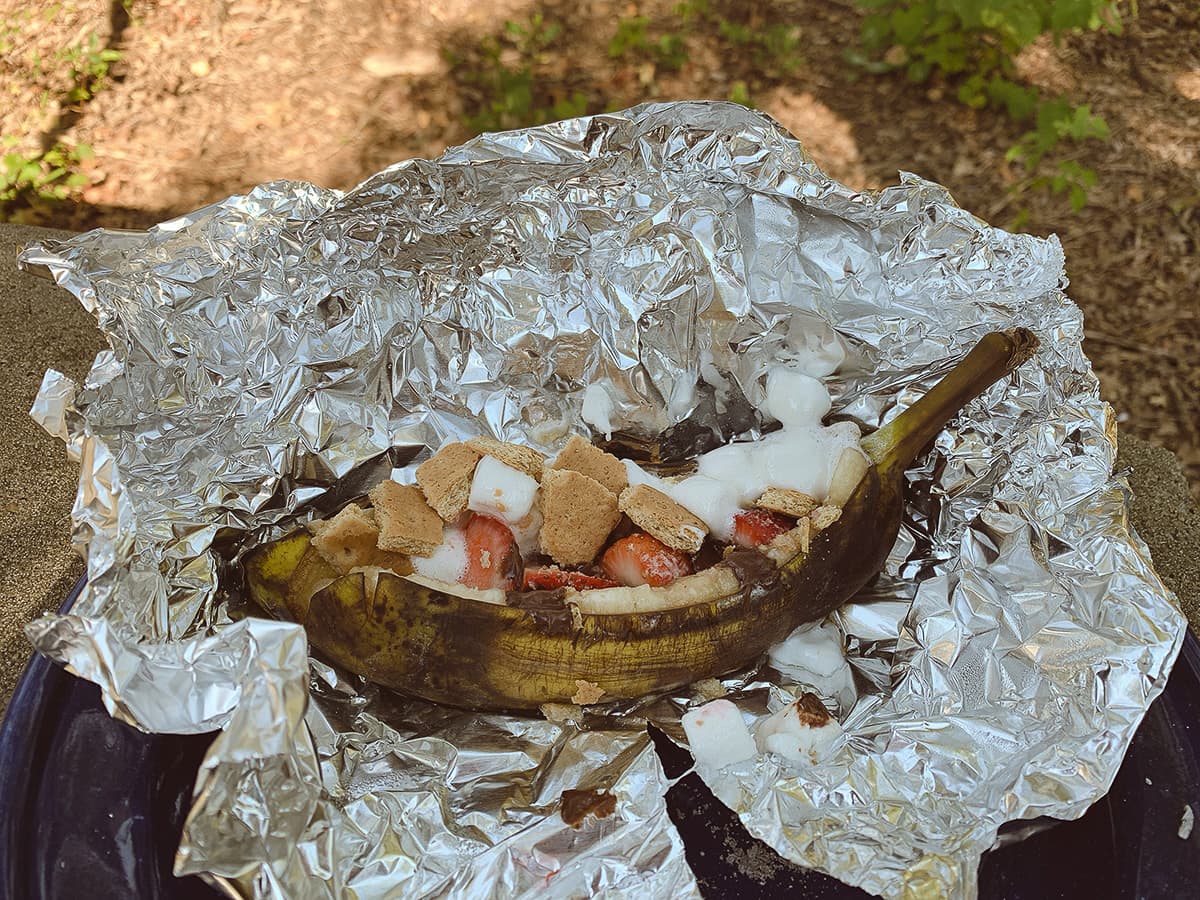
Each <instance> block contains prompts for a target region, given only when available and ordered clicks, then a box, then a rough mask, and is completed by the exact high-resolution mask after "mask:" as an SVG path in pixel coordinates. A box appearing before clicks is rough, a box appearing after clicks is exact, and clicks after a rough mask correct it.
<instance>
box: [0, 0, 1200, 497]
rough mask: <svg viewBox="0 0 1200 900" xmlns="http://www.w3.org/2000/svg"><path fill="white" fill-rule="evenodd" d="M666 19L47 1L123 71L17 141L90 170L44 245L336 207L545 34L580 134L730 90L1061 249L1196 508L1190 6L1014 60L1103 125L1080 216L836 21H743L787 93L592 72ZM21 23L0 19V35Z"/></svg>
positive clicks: (601, 2) (551, 88)
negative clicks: (587, 127) (759, 36)
mask: <svg viewBox="0 0 1200 900" xmlns="http://www.w3.org/2000/svg"><path fill="white" fill-rule="evenodd" d="M675 2H676V0H645V2H639V3H622V2H611V0H580V2H554V0H543V2H535V3H531V2H526V0H496V2H493V3H478V2H468V0H424V2H416V0H395V2H384V0H365V2H353V0H312V2H297V0H214V2H209V3H195V2H189V0H153V2H151V0H134V2H132V3H131V4H130V5H129V12H128V14H126V13H125V11H124V8H123V7H122V5H121V4H119V3H113V4H111V5H110V4H109V3H103V2H86V0H76V2H67V3H61V4H57V5H56V6H55V8H54V10H53V14H52V15H48V16H46V17H45V21H44V23H43V24H42V25H40V26H39V28H38V30H37V34H36V37H34V38H31V39H29V40H33V41H35V42H37V43H38V44H39V45H42V46H44V47H45V48H52V47H54V46H64V45H65V44H66V43H68V42H70V41H72V40H73V39H75V38H76V37H77V35H78V34H83V33H86V31H87V29H88V28H92V29H94V30H95V31H96V32H97V33H98V34H99V35H100V36H101V38H102V40H104V41H107V42H108V43H109V44H110V45H111V46H113V47H115V48H116V49H119V50H120V51H121V53H122V58H121V59H120V61H119V62H117V63H116V64H115V65H114V67H113V73H112V74H113V80H112V82H111V83H109V84H108V85H107V86H105V87H104V88H103V89H102V90H99V91H98V92H97V93H96V96H95V97H94V98H93V99H91V100H90V101H88V102H86V103H82V104H75V105H74V106H72V105H71V104H65V105H55V104H53V103H52V104H51V105H50V107H49V108H48V109H47V110H46V111H45V112H44V114H43V115H42V119H41V121H39V122H38V123H36V126H37V127H36V128H35V129H33V130H34V131H35V132H36V131H38V130H40V133H41V135H42V136H43V137H45V135H47V134H53V135H55V136H61V137H62V138H63V139H64V140H67V141H70V142H86V143H88V144H90V145H91V146H92V147H93V149H94V151H95V158H94V159H93V160H91V161H89V162H88V163H87V164H86V169H85V171H86V172H87V173H88V175H89V176H90V178H91V184H90V185H89V186H88V187H87V188H86V189H85V190H84V192H83V204H82V205H78V206H71V207H66V208H61V209H58V210H56V211H55V212H54V213H53V215H52V219H51V220H50V221H46V220H45V219H42V220H41V222H40V224H53V225H59V226H65V227H74V228H84V227H92V226H96V225H105V226H112V227H146V226H148V225H150V224H153V223H155V222H157V221H160V220H162V219H165V218H168V217H170V216H172V215H175V214H177V213H181V212H185V211H188V210H190V209H194V208H196V207H199V206H202V205H204V204H207V203H209V202H212V201H214V200H218V199H221V198H224V197H226V196H228V195H230V194H234V193H238V192H241V191H244V190H246V189H247V188H249V187H251V186H253V185H255V184H258V183H260V182H263V181H269V180H274V179H281V178H284V179H303V180H308V181H312V182H315V183H318V184H321V185H326V186H331V187H337V188H347V187H350V186H352V185H354V184H355V183H357V182H358V181H360V180H362V179H363V178H364V177H366V176H367V175H369V174H371V173H372V172H375V171H377V170H378V169H380V168H382V167H384V166H386V165H388V164H389V163H392V162H395V161H397V160H400V159H404V158H407V157H411V156H436V155H437V154H439V153H440V152H441V151H442V150H443V149H444V148H445V147H446V146H448V145H452V144H455V143H459V142H461V141H463V140H465V139H466V138H468V137H470V136H471V134H472V133H473V132H472V129H471V127H470V126H469V125H468V124H466V123H467V121H468V120H470V119H472V117H476V116H477V115H478V113H479V111H480V109H481V105H482V104H483V102H484V101H485V100H486V99H487V83H486V80H482V81H481V79H480V77H479V72H480V71H481V68H486V67H487V66H488V65H491V66H492V67H493V68H495V67H496V66H497V65H501V66H511V65H512V64H513V59H512V58H513V54H514V52H515V51H514V50H513V48H512V46H510V45H511V41H510V42H509V44H510V45H506V46H500V44H496V43H495V42H496V41H497V40H500V41H501V43H503V40H502V38H503V35H504V34H505V25H504V23H505V21H506V20H513V21H517V22H529V21H530V20H531V19H532V18H533V17H534V16H537V15H541V16H542V21H543V22H554V23H556V24H560V25H561V26H562V31H561V33H559V34H557V35H555V36H554V37H553V39H552V40H550V41H548V42H547V45H546V46H544V47H538V48H536V51H535V52H534V55H533V59H534V64H533V69H534V71H535V74H536V75H537V85H536V93H537V95H538V97H540V98H543V100H544V101H545V103H547V104H549V103H552V102H553V101H556V100H557V101H564V100H569V99H571V98H573V97H576V96H578V97H580V98H583V99H584V100H585V102H586V109H587V111H588V112H599V111H602V110H603V109H605V108H608V109H615V108H621V107H623V106H627V105H630V104H633V103H636V102H639V101H641V100H645V99H664V100H665V99H679V98H718V99H725V98H728V97H729V96H730V94H731V91H734V90H735V85H736V83H738V82H741V83H742V84H744V85H745V87H746V89H747V90H748V92H749V96H750V98H751V100H752V101H753V103H754V105H756V106H758V107H759V108H761V109H763V110H765V111H766V112H768V113H770V114H771V115H772V116H774V117H775V118H776V119H778V120H779V121H780V122H781V123H783V124H784V125H785V126H786V127H787V128H789V129H790V130H791V131H792V132H793V133H794V134H796V135H797V136H798V137H800V138H801V140H802V141H804V143H805V144H806V146H807V147H808V149H809V151H810V152H811V153H812V155H813V156H814V158H815V159H816V160H817V161H818V162H819V163H820V164H821V165H822V166H823V167H824V168H825V169H826V170H827V171H828V172H829V173H830V174H832V175H833V176H834V177H836V178H838V179H840V180H842V181H844V182H846V183H847V184H849V185H851V186H854V187H857V188H875V187H880V186H883V185H886V184H890V183H894V182H895V181H896V178H897V172H898V171H900V170H906V171H911V172H915V173H917V174H919V175H922V176H924V177H926V178H929V179H932V180H934V181H938V182H941V183H942V184H944V185H946V186H947V187H948V188H949V189H950V190H951V191H952V192H953V194H954V196H955V197H956V199H957V200H958V201H959V202H960V203H961V204H962V205H963V206H965V207H966V208H968V209H970V210H971V211H972V212H974V213H975V214H976V215H978V216H980V217H981V218H983V219H985V220H987V221H989V222H991V223H993V224H997V225H1005V224H1007V223H1009V222H1012V221H1014V220H1015V219H1017V217H1018V215H1020V216H1022V218H1023V219H1024V222H1023V225H1022V227H1023V228H1024V229H1025V230H1027V231H1030V232H1032V233H1035V234H1043V235H1045V234H1050V233H1055V234H1057V235H1058V236H1059V237H1060V238H1061V240H1062V242H1063V245H1064V246H1065V248H1066V253H1067V269H1068V274H1069V276H1070V279H1071V288H1070V291H1069V292H1070V295H1071V297H1072V298H1073V299H1074V300H1075V301H1076V302H1077V303H1078V304H1079V305H1080V306H1081V307H1082V308H1083V310H1084V313H1085V315H1086V321H1087V334H1088V340H1087V344H1086V350H1087V352H1088V355H1089V357H1090V358H1091V360H1092V361H1093V363H1094V365H1095V368H1096V371H1097V372H1098V373H1099V376H1100V380H1101V384H1102V391H1103V393H1104V395H1105V396H1106V398H1107V399H1108V400H1109V401H1110V402H1111V403H1112V404H1113V406H1114V407H1115V409H1116V410H1117V413H1118V420H1119V422H1120V423H1121V425H1122V428H1123V429H1125V430H1127V431H1128V432H1131V433H1133V434H1135V435H1138V436H1140V437H1143V438H1146V439H1148V440H1150V441H1151V442H1153V443H1155V444H1158V445H1160V446H1165V447H1168V448H1170V449H1172V450H1174V451H1175V452H1176V453H1177V454H1178V455H1179V456H1180V458H1181V459H1182V461H1183V463H1184V466H1185V469H1186V471H1187V472H1188V474H1189V476H1190V480H1191V484H1192V491H1193V494H1194V495H1195V496H1197V497H1200V366H1198V365H1197V359H1198V358H1200V302H1198V299H1197V298H1198V297H1200V265H1197V258H1198V257H1197V244H1198V242H1200V211H1198V205H1200V5H1198V4H1197V3H1196V2H1195V0H1142V2H1140V3H1139V4H1138V15H1137V17H1136V19H1133V20H1132V21H1130V22H1129V23H1128V25H1127V27H1126V30H1125V32H1124V34H1122V35H1119V36H1118V35H1112V34H1107V33H1103V32H1096V33H1089V34H1084V35H1079V36H1075V37H1071V38H1069V39H1066V40H1064V41H1062V42H1061V43H1060V44H1059V45H1057V46H1056V45H1055V44H1054V43H1052V42H1049V41H1046V42H1043V43H1039V44H1037V45H1035V46H1034V47H1032V48H1030V49H1029V50H1027V51H1026V52H1025V53H1024V54H1023V55H1022V57H1021V59H1020V64H1021V68H1022V71H1023V73H1024V74H1025V76H1026V77H1027V78H1028V79H1029V81H1030V82H1032V83H1033V84H1036V85H1038V86H1039V87H1042V88H1044V89H1045V90H1046V91H1048V92H1050V93H1064V94H1066V95H1067V96H1068V97H1069V98H1070V99H1071V100H1072V101H1073V102H1075V103H1088V104H1090V105H1091V107H1092V109H1093V111H1095V112H1097V113H1100V114H1101V115H1103V116H1104V117H1105V119H1106V120H1107V121H1108V124H1109V126H1110V128H1111V132H1112V137H1111V140H1109V141H1092V142H1088V143H1086V144H1083V145H1077V146H1073V147H1071V148H1070V152H1071V155H1072V157H1073V158H1075V159H1077V160H1078V161H1079V162H1080V163H1082V164H1083V165H1086V166H1088V167H1090V168H1092V169H1094V170H1095V171H1096V172H1097V173H1098V174H1099V185H1098V187H1097V188H1096V189H1094V190H1093V191H1092V194H1091V200H1090V203H1089V205H1088V206H1087V207H1086V208H1085V209H1084V210H1082V211H1081V212H1079V213H1077V214H1076V213H1072V211H1071V209H1070V206H1069V204H1068V203H1067V201H1066V199H1065V198H1064V197H1062V196H1053V195H1052V194H1050V193H1049V192H1047V191H1044V190H1026V191H1024V192H1022V193H1020V194H1018V195H1014V194H1012V193H1011V192H1010V191H1009V190H1008V189H1009V187H1010V186H1011V185H1012V184H1013V182H1014V179H1015V178H1017V176H1018V173H1017V172H1016V171H1015V170H1014V168H1013V166H1012V165H1011V164H1010V163H1008V162H1006V160H1005V151H1006V150H1007V148H1009V147H1010V146H1011V145H1012V144H1013V143H1014V142H1015V141H1016V139H1017V138H1018V137H1019V136H1020V134H1021V132H1022V130H1023V129H1022V128H1021V127H1020V126H1018V125H1016V124H1014V123H1012V122H1011V121H1010V120H1009V119H1007V118H1006V117H1004V115H1003V114H1002V113H999V112H996V111H992V110H984V111H972V110H969V109H967V108H965V107H964V106H962V105H960V104H958V103H957V102H956V101H955V100H954V98H953V89H952V88H950V87H948V86H946V85H942V84H939V83H936V82H933V83H928V84H924V85H913V84H910V83H908V82H907V81H905V80H904V79H903V77H902V76H900V75H894V74H893V75H884V76H873V75H867V74H865V73H863V72H862V71H861V70H858V69H855V68H854V67H853V66H851V65H849V64H848V63H847V62H846V58H845V54H846V52H847V50H849V49H851V48H852V47H853V46H854V45H855V43H856V40H857V35H858V29H859V24H860V22H861V13H860V12H859V11H858V10H857V9H856V7H855V5H854V4H853V3H852V2H850V0H790V2H772V3H767V2H762V3H756V4H753V10H752V11H751V20H753V19H754V17H758V19H759V20H760V21H770V22H774V23H779V22H784V23H787V24H791V25H795V26H796V27H798V29H799V42H798V45H797V49H796V53H795V54H794V55H793V56H794V58H795V59H796V60H798V65H797V66H796V67H795V69H794V70H793V71H790V72H785V71H783V70H781V69H780V68H779V67H778V66H776V65H774V64H773V63H771V62H770V61H769V60H768V61H764V60H763V59H762V57H761V54H756V53H753V52H749V51H748V50H747V51H746V52H744V53H736V54H735V53H730V52H729V51H728V47H727V45H722V44H721V43H720V42H719V41H716V40H714V39H711V35H705V34H689V35H687V36H686V40H685V46H686V48H687V51H688V60H687V62H685V63H684V64H683V66H682V68H681V69H679V70H678V71H677V72H674V71H668V70H666V69H665V68H664V67H661V66H660V67H657V68H656V66H655V64H654V63H653V62H652V61H647V59H646V58H644V56H643V58H640V59H639V58H634V57H629V56H627V57H622V58H620V59H615V60H614V59H612V58H610V56H609V53H608V45H609V39H610V38H611V37H612V35H613V34H614V33H615V31H616V28H617V22H618V20H619V19H622V18H626V19H627V18H629V17H632V16H635V15H642V16H646V17H647V18H648V21H649V23H650V28H651V30H652V31H653V30H654V29H656V28H659V27H660V26H664V23H669V22H671V21H672V9H673V8H674V6H675ZM20 9H25V7H24V5H23V4H20V3H18V2H16V0H0V13H3V14H5V15H6V16H11V15H13V14H15V13H16V11H17V10H20ZM489 41H491V42H492V43H489ZM723 46H724V47H725V49H724V50H722V47H723ZM498 47H499V49H497V48H498ZM489 48H491V49H489ZM22 49H27V48H21V47H18V48H17V50H22ZM19 65H21V60H20V59H18V58H17V57H16V56H15V55H14V53H10V54H9V59H8V60H6V61H3V62H0V78H3V79H4V80H5V81H8V82H9V84H8V86H7V87H8V91H7V93H8V98H7V99H9V100H10V104H9V105H8V107H7V111H0V124H2V125H3V128H4V133H6V134H11V133H13V132H14V130H16V129H20V128H24V129H25V131H27V132H28V131H30V126H29V123H28V121H27V120H28V119H29V112H28V111H29V109H31V108H32V107H33V105H34V100H35V99H36V98H34V97H33V95H32V93H31V92H33V91H35V90H36V89H37V87H36V86H34V87H30V88H28V90H27V91H26V92H27V93H29V94H30V96H22V95H21V90H22V89H21V88H20V87H19V84H18V83H17V82H18V80H15V79H13V77H12V75H13V71H14V67H17V66H19ZM5 67H8V69H9V71H7V72H6V71H5ZM0 83H3V82H0ZM539 102H540V101H539Z"/></svg>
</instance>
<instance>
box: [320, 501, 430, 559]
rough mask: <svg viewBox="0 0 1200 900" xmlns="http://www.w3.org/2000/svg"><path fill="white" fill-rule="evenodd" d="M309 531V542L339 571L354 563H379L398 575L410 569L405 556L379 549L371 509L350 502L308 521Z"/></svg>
mask: <svg viewBox="0 0 1200 900" xmlns="http://www.w3.org/2000/svg"><path fill="white" fill-rule="evenodd" d="M309 531H311V532H312V534H313V540H312V545H313V546H314V547H315V548H316V549H317V552H318V553H320V554H321V556H322V557H324V559H325V561H326V562H328V563H329V564H330V565H331V566H333V567H334V568H335V569H337V571H338V574H340V575H345V574H346V573H348V572H349V571H350V570H351V569H353V568H356V567H357V566H379V567H380V568H382V569H391V570H392V571H393V572H395V573H396V574H398V575H407V574H408V573H409V572H411V571H412V563H411V562H410V560H409V558H408V557H407V556H405V555H404V554H402V553H391V552H388V551H387V550H380V549H379V547H378V542H379V526H378V525H376V524H375V512H374V510H370V509H363V508H362V507H361V506H358V505H357V504H354V503H351V504H350V505H349V506H346V507H344V508H343V509H342V510H341V511H340V512H339V513H338V514H337V515H336V516H334V517H333V518H332V519H326V520H325V521H316V522H311V523H309Z"/></svg>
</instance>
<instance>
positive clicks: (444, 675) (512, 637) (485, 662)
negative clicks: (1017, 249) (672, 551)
mask: <svg viewBox="0 0 1200 900" xmlns="http://www.w3.org/2000/svg"><path fill="white" fill-rule="evenodd" d="M1036 348H1037V339H1036V338H1035V337H1034V335H1033V334H1032V333H1031V332H1029V331H1027V330H1025V329H1014V330H1012V331H1008V332H993V333H991V334H988V335H986V336H985V337H984V338H983V339H982V340H981V341H980V342H979V344H977V345H976V346H975V347H974V348H973V349H972V350H971V352H970V353H968V354H967V355H966V357H964V358H963V360H962V361H961V362H959V363H958V365H957V366H955V368H954V369H953V370H952V371H951V372H950V373H949V374H948V375H946V377H945V378H943V379H942V380H941V381H940V382H939V383H938V384H937V385H936V386H935V387H934V388H933V389H931V390H930V391H929V393H927V394H926V395H925V396H924V397H922V398H921V399H920V400H918V401H917V402H916V403H915V404H913V405H912V406H911V407H909V408H908V409H907V410H905V411H904V412H903V413H901V414H900V415H899V416H897V417H896V418H895V419H893V420H892V421H891V422H890V423H888V424H887V425H885V426H883V427H882V428H880V429H879V430H878V431H876V432H874V433H872V434H870V435H868V436H867V437H865V438H864V439H863V441H862V448H863V450H864V451H865V452H866V454H867V456H868V457H869V459H870V465H868V466H866V467H865V471H863V472H861V475H860V476H859V477H858V482H857V486H856V487H854V489H853V490H852V491H851V492H850V493H849V495H848V496H847V497H846V499H845V503H844V506H843V508H842V514H841V517H840V518H839V519H837V521H836V522H834V523H833V524H832V525H830V526H829V527H827V528H825V529H824V530H821V531H819V532H818V533H816V534H815V535H814V536H813V537H812V538H811V540H810V541H807V542H806V543H807V551H806V552H805V551H804V550H802V549H796V551H795V552H794V553H792V554H791V555H790V557H789V558H785V559H783V560H782V561H781V562H779V563H778V564H777V563H776V562H774V561H772V559H771V558H770V557H768V555H766V554H765V553H762V552H759V551H757V550H734V551H732V552H730V553H729V554H727V555H726V556H725V558H724V559H723V560H722V561H721V562H719V563H717V564H716V565H715V566H713V567H711V568H710V569H707V570H705V571H703V572H700V573H698V574H696V575H693V576H689V577H688V578H685V579H681V580H680V582H676V585H673V586H672V587H673V588H674V592H673V593H670V589H654V590H661V591H665V592H667V593H664V594H662V595H661V596H662V597H666V598H669V599H668V600H666V601H662V602H657V605H656V601H654V600H653V599H652V600H650V601H649V602H647V601H646V600H645V598H644V597H642V598H641V599H638V597H640V596H641V595H637V594H635V593H634V592H637V591H641V592H642V594H646V596H650V595H649V594H647V591H649V590H650V589H645V588H642V589H637V588H627V589H624V588H622V589H617V588H610V589H604V590H602V591H585V592H582V593H575V592H573V591H570V590H569V589H560V590H556V591H532V592H525V593H511V594H509V595H508V597H507V598H504V597H500V598H496V597H492V596H483V594H484V593H498V592H471V591H470V590H466V589H464V590H461V591H455V592H453V593H452V592H449V591H447V590H441V589H438V588H437V587H435V586H432V585H430V584H425V583H421V582H420V581H419V580H417V579H416V578H415V577H413V578H406V577H402V576H399V575H396V574H394V573H392V572H389V571H386V570H380V569H377V568H364V569H360V570H353V571H352V572H351V573H350V574H347V575H339V574H338V572H337V571H336V570H335V569H334V568H333V567H332V566H331V565H330V564H329V563H327V562H326V561H325V560H324V559H323V558H322V557H321V555H320V554H319V553H318V552H317V551H316V550H315V549H314V548H313V547H312V544H311V541H310V538H309V534H308V532H307V531H306V530H304V529H299V530H297V531H294V532H292V533H291V534H289V535H287V536H285V537H284V538H282V539H280V540H279V541H276V542H274V543H271V544H266V545H263V546H260V547H257V548H255V549H254V550H252V551H251V552H249V553H248V554H247V555H246V557H245V560H244V565H245V574H246V585H247V588H248V591H249V594H250V596H251V598H252V599H253V600H255V601H256V602H257V603H258V604H259V605H260V606H262V607H263V608H265V609H266V610H267V611H268V612H270V613H271V614H273V615H276V616H280V617H283V618H288V619H291V620H293V621H296V622H300V623H302V624H303V625H304V626H305V628H306V629H307V631H308V635H309V639H310V641H311V642H312V644H313V645H314V646H315V647H316V648H318V649H319V650H320V651H321V652H322V653H323V654H324V655H325V656H326V657H328V658H329V659H330V660H332V661H333V662H335V663H337V664H339V665H341V666H344V667H345V668H347V669H349V670H350V671H352V672H355V673H357V674H360V675H363V676H364V677H366V678H367V679H368V680H370V681H373V682H376V683H378V684H381V685H383V686H385V687H389V688H392V689H394V690H396V691H399V692H401V693H404V694H409V695H413V696H417V697H421V698H424V699H426V700H431V701H433V702H436V703H442V704H447V705H450V706H457V707H466V708H471V709H494V710H531V709H534V708H537V707H538V706H540V705H541V704H544V703H552V702H553V703H567V702H584V703H588V702H597V701H608V700H617V699H632V698H636V697H641V696H644V695H648V694H654V693H657V692H661V691H665V690H669V689H671V688H676V687H679V686H681V685H684V684H687V683H689V682H692V681H696V680H699V679H702V678H708V677H712V676H716V675H720V674H722V673H725V672H729V671H733V670H736V669H739V668H742V667H744V666H746V665H748V664H750V663H752V662H754V661H755V660H756V659H758V657H759V656H760V655H761V654H762V653H763V652H764V651H765V650H766V649H767V648H768V647H769V646H771V645H772V644H774V643H776V642H778V641H780V640H782V639H783V638H784V637H785V636H786V635H787V634H789V633H790V632H791V631H792V630H793V629H795V628H796V627H797V626H798V625H801V624H803V623H805V622H811V621H816V620H820V619H822V618H824V617H825V616H826V615H828V614H829V613H830V612H831V611H833V610H834V609H836V608H837V607H839V606H841V605H842V604H843V603H845V602H846V601H847V600H849V599H850V598H851V597H853V596H854V594H855V593H857V592H858V591H859V590H860V589H861V588H862V587H863V586H864V585H866V584H867V583H868V582H869V581H870V580H871V579H873V578H874V577H875V575H876V574H877V573H878V572H879V570H880V569H881V568H882V567H883V563H884V560H885V559H886V558H887V554H888V552H889V551H890V549H891V547H892V545H893V543H894V541H895V539H896V534H897V532H898V530H899V527H900V520H901V515H902V512H903V507H904V484H905V480H904V471H905V469H906V468H908V466H909V465H911V464H912V462H913V460H914V459H915V458H916V457H917V456H918V454H920V452H921V450H922V449H923V448H924V447H925V446H926V445H928V444H929V442H930V441H932V440H933V438H934V437H935V436H936V435H937V433H938V432H939V431H940V430H941V429H942V427H943V426H944V425H945V424H946V422H948V421H949V420H950V419H951V418H952V417H953V416H954V415H955V414H956V413H957V412H958V411H959V410H960V409H961V408H962V407H963V406H964V405H965V404H966V403H967V402H968V401H969V400H971V399H973V398H974V397H976V396H978V395H979V394H981V393H982V392H983V391H984V390H986V389H987V388H988V387H989V386H990V385H991V384H993V383H994V382H996V381H997V380H999V379H1000V378H1003V377H1004V376H1006V375H1007V374H1009V373H1010V372H1012V371H1013V370H1014V369H1015V368H1016V367H1017V366H1019V365H1021V364H1022V363H1023V362H1025V361H1026V360H1028V359H1029V358H1030V357H1031V356H1032V355H1033V353H1034V351H1035V350H1036ZM856 474H857V473H856ZM681 582H687V584H686V585H685V586H683V587H677V585H679V584H680V583H681ZM622 591H628V592H630V593H629V595H628V596H629V597H630V601H629V602H628V603H626V604H624V610H625V611H622V612H604V611H603V609H604V607H600V611H589V610H594V609H597V607H596V606H594V605H593V604H591V603H590V602H589V599H590V598H589V597H588V595H589V594H598V595H599V594H605V595H608V596H609V599H611V598H612V597H613V596H617V597H620V596H623V595H622V594H621V593H620V592H622ZM655 596H658V595H655ZM498 599H499V601H500V602H497V600H498ZM505 601H507V602H505ZM568 601H570V602H568ZM618 605H620V604H618ZM630 610H636V611H630Z"/></svg>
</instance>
